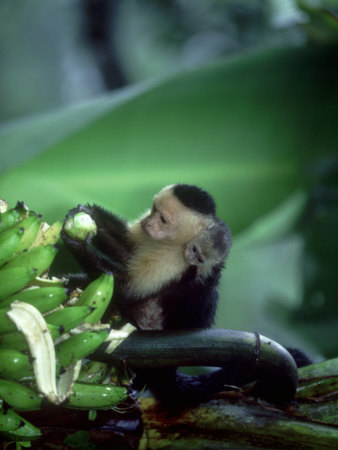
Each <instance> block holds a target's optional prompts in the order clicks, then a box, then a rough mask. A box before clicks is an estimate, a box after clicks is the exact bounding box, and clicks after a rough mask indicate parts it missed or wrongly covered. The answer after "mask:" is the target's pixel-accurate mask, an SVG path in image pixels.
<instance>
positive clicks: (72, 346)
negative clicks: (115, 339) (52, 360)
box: [55, 329, 109, 367]
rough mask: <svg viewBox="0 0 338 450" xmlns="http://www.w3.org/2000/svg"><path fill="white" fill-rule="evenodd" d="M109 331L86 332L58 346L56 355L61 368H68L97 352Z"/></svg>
mask: <svg viewBox="0 0 338 450" xmlns="http://www.w3.org/2000/svg"><path fill="white" fill-rule="evenodd" d="M108 334H109V329H104V330H101V331H84V332H83V333H80V334H75V335H73V336H71V337H70V338H69V339H67V340H66V341H64V342H61V343H60V344H58V345H56V347H55V354H56V357H57V360H58V366H59V367H67V366H70V365H71V364H73V363H75V362H76V361H78V360H80V359H83V358H85V357H86V356H88V355H90V354H91V353H92V352H93V351H94V350H96V349H97V348H98V347H99V346H100V345H101V344H102V343H103V342H104V341H105V340H106V339H107V337H108Z"/></svg>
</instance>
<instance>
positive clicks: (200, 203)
mask: <svg viewBox="0 0 338 450" xmlns="http://www.w3.org/2000/svg"><path fill="white" fill-rule="evenodd" d="M173 193H174V195H176V197H177V198H178V199H179V200H180V201H181V202H182V203H183V205H185V206H186V207H187V208H190V209H192V210H194V211H197V212H199V213H201V214H212V215H215V214H216V205H215V202H214V199H213V198H212V197H211V195H210V194H208V192H206V191H204V190H203V189H201V188H199V187H197V186H192V185H190V184H175V186H174V189H173Z"/></svg>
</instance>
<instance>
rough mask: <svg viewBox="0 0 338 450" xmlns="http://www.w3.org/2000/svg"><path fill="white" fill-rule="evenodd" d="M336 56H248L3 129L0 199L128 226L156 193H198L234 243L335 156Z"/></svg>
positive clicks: (324, 52) (312, 51)
mask: <svg viewBox="0 0 338 450" xmlns="http://www.w3.org/2000/svg"><path fill="white" fill-rule="evenodd" d="M335 55H336V48H329V47H323V48H320V47H318V48H298V49H286V50H278V51H277V50H270V51H269V52H266V53H263V54H251V55H248V56H245V57H240V58H234V59H228V60H226V61H223V62H219V63H217V64H213V65H210V66H208V67H204V68H200V69H196V70H192V71H189V72H187V73H183V74H178V75H176V76H173V77H171V78H169V77H168V79H167V80H163V81H162V82H159V83H156V84H154V85H152V86H150V87H143V86H141V87H140V88H139V92H135V91H133V92H132V93H128V92H126V93H124V98H121V97H120V98H118V99H117V100H116V97H115V96H107V97H105V98H102V99H99V100H96V101H94V102H93V103H92V104H88V105H86V106H85V107H82V108H73V109H72V110H71V111H69V110H68V111H65V113H64V114H63V112H62V111H60V112H58V113H57V114H55V115H54V116H53V115H51V116H50V117H49V118H46V117H42V118H36V119H35V120H31V121H30V123H24V124H20V123H19V124H17V126H15V125H12V126H7V127H6V128H4V129H3V131H2V132H1V135H0V144H1V148H2V150H1V151H2V152H3V154H5V155H7V156H6V160H7V161H8V159H9V158H11V157H12V158H16V159H17V161H18V165H17V167H13V168H11V169H8V170H7V171H5V172H3V174H2V178H1V181H0V195H1V196H2V197H4V198H6V199H7V200H10V201H11V202H15V201H16V200H17V199H23V200H25V201H26V202H27V203H28V204H29V205H30V206H31V207H32V208H35V209H36V210H38V211H43V212H44V214H45V216H46V218H47V219H48V220H54V219H60V218H62V216H63V214H64V213H65V212H66V211H67V210H68V209H69V208H70V207H73V206H74V205H75V204H77V203H78V202H94V201H95V202H98V203H100V204H102V205H104V206H106V207H108V208H109V209H111V210H113V211H116V212H118V213H121V214H122V215H124V216H126V217H128V218H133V217H135V216H137V215H138V214H139V213H140V212H142V211H143V210H144V208H146V207H148V206H149V203H150V201H151V198H152V196H153V194H154V193H155V192H156V191H157V190H158V189H159V188H161V187H162V186H163V185H165V184H168V183H173V182H178V181H180V182H188V183H195V184H199V185H202V186H204V187H205V188H206V189H208V190H210V191H211V192H212V193H213V194H214V195H215V197H216V200H217V203H218V211H219V215H220V216H221V217H222V218H224V219H225V220H227V221H228V222H229V224H230V225H231V227H232V229H233V231H234V232H238V231H240V230H242V229H244V228H245V227H247V226H248V225H250V224H251V223H252V222H253V221H254V220H255V219H257V218H258V217H260V216H262V215H263V214H265V213H267V212H268V211H269V210H271V209H272V208H274V207H276V206H277V205H278V204H279V203H280V202H281V201H283V200H285V199H286V198H287V197H288V196H289V195H290V194H291V193H292V192H294V191H295V189H297V188H298V187H299V186H302V184H303V177H302V172H301V169H302V167H303V165H304V164H307V163H309V162H311V161H312V160H313V159H314V158H316V157H317V156H319V155H320V154H321V153H323V152H324V153H326V154H327V153H330V152H333V151H334V150H335V148H334V143H335V142H336V138H337V133H338V132H337V127H336V117H337V114H335V113H336V111H337V94H338V87H337V84H336V83H335V82H334V80H335V79H337V72H338V64H337V58H335V57H334V56H335ZM120 95H121V94H120ZM53 117H55V121H53ZM41 142H42V143H43V145H41ZM33 155H34V156H33ZM25 158H26V160H25ZM10 163H11V165H13V163H14V160H13V159H12V160H11V161H10ZM20 163H21V164H20ZM2 165H3V164H2Z"/></svg>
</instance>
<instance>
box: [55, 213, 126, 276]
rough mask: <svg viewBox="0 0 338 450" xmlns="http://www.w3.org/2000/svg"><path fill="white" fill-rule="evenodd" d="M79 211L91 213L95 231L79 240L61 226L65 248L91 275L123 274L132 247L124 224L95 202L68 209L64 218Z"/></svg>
mask: <svg viewBox="0 0 338 450" xmlns="http://www.w3.org/2000/svg"><path fill="white" fill-rule="evenodd" d="M79 212H85V213H87V214H89V215H90V216H91V218H92V219H93V220H94V221H95V223H96V226H97V233H96V235H95V236H94V237H93V238H90V237H89V238H87V239H86V240H85V241H80V240H76V239H73V238H71V237H70V236H69V235H68V234H67V231H66V230H65V227H63V228H62V232H61V236H62V239H63V241H64V243H65V245H66V247H67V248H68V249H69V250H70V251H71V252H72V254H73V255H74V257H75V258H76V260H77V261H78V263H79V264H80V265H81V267H82V268H83V269H84V270H85V272H86V273H87V274H88V275H89V276H90V277H91V278H94V277H96V276H98V275H99V274H100V273H102V272H112V273H113V274H115V275H119V274H121V275H123V274H124V273H125V263H126V261H127V260H128V258H129V257H130V254H131V249H132V246H131V243H130V239H129V231H128V225H127V223H126V222H125V221H124V220H122V219H120V218H119V217H118V216H116V215H114V214H111V213H110V212H108V211H106V210H105V209H103V208H101V207H99V206H97V205H78V206H77V207H76V208H74V209H72V210H70V211H69V212H68V214H67V216H66V220H67V219H69V218H70V217H72V216H74V215H75V214H77V213H79Z"/></svg>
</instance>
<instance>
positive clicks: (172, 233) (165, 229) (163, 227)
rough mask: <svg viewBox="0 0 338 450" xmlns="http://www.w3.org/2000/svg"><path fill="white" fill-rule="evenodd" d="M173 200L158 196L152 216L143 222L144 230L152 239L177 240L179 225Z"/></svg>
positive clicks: (148, 216)
mask: <svg viewBox="0 0 338 450" xmlns="http://www.w3.org/2000/svg"><path fill="white" fill-rule="evenodd" d="M165 197H166V196H165ZM173 200H175V199H173V197H171V198H167V197H166V198H163V197H162V196H160V197H159V196H156V197H155V199H154V203H153V207H152V210H151V212H150V214H149V215H147V216H146V217H145V218H144V219H143V220H142V221H141V225H142V228H143V229H144V231H145V232H146V233H147V234H148V235H149V236H150V237H151V238H153V239H156V240H160V239H168V240H171V241H172V240H175V239H176V236H177V228H178V226H177V225H178V224H177V220H176V219H177V217H175V210H176V208H175V205H173Z"/></svg>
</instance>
